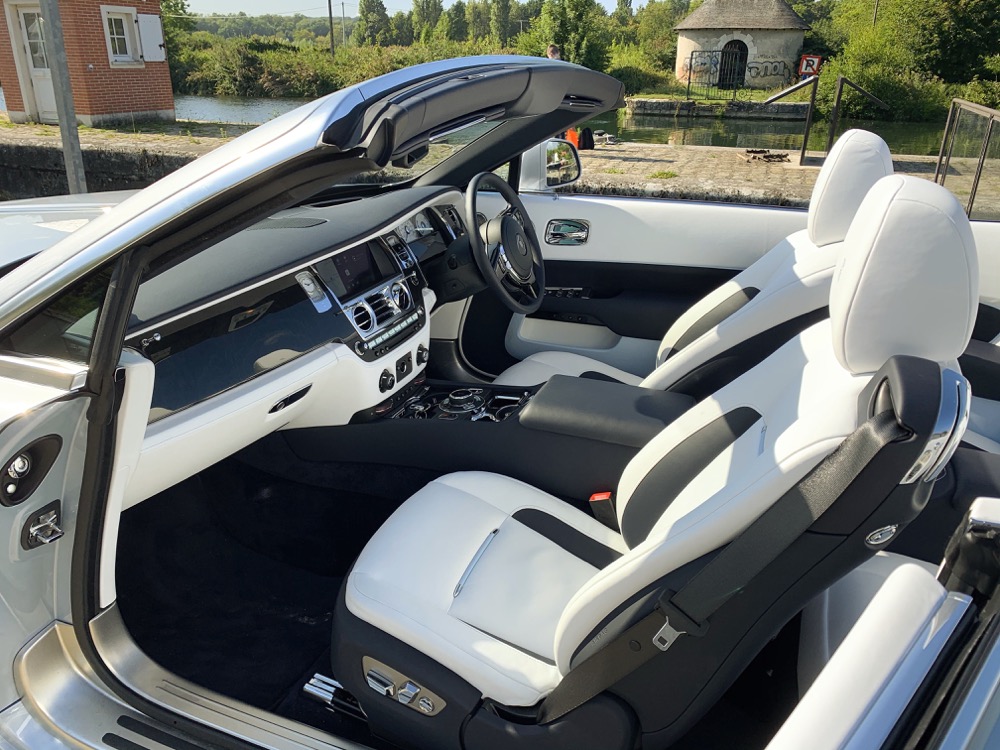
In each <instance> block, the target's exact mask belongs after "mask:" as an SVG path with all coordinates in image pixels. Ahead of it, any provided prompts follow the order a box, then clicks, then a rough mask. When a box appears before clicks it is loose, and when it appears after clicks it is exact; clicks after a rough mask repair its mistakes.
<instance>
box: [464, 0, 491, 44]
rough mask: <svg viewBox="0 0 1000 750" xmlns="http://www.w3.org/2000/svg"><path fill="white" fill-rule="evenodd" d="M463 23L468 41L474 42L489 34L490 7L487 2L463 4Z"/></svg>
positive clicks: (475, 0) (471, 1) (469, 0)
mask: <svg viewBox="0 0 1000 750" xmlns="http://www.w3.org/2000/svg"><path fill="white" fill-rule="evenodd" d="M465 21H466V26H467V27H468V30H469V31H468V39H469V41H470V42H474V41H476V40H477V39H485V38H486V37H487V36H489V34H490V6H489V2H487V0H468V2H467V3H466V4H465Z"/></svg>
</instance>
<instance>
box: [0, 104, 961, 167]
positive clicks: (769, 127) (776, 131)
mask: <svg viewBox="0 0 1000 750" xmlns="http://www.w3.org/2000/svg"><path fill="white" fill-rule="evenodd" d="M305 101H307V100H304V99H242V98H237V97H222V96H219V97H210V96H182V95H178V96H175V97H174V107H175V109H176V112H177V119H179V120H208V121H210V122H234V123H250V124H259V123H262V122H266V121H267V120H270V119H273V118H275V117H277V116H278V115H281V114H284V113H285V112H288V111H290V110H293V109H295V108H296V107H298V106H300V105H302V104H304V103H305ZM6 109H7V106H6V103H5V102H4V100H3V91H2V90H0V110H6ZM588 124H589V125H590V127H591V128H593V129H594V130H603V131H605V132H607V133H610V134H611V135H614V136H616V137H618V138H620V139H622V140H628V141H639V142H642V143H669V144H674V145H678V146H680V145H686V146H729V147H736V148H770V149H784V150H797V149H799V148H801V147H802V131H803V126H804V123H802V122H782V121H768V120H733V119H728V118H725V119H723V118H715V117H678V118H673V117H648V116H647V117H632V118H629V117H625V116H624V110H623V111H622V112H621V113H613V112H611V113H606V114H604V115H601V116H600V117H596V118H594V119H593V120H592V121H591V122H590V123H588ZM850 127H861V128H865V129H866V130H871V131H873V132H875V133H878V134H879V135H880V136H882V137H883V138H884V139H885V140H886V142H887V143H888V144H889V148H890V150H891V151H892V152H893V153H895V154H920V155H928V156H931V155H933V156H936V155H937V153H938V149H939V148H940V146H941V138H942V135H943V133H944V122H940V123H925V122H851V121H843V122H842V123H841V127H840V128H838V130H839V131H840V132H843V131H844V130H846V129H847V128H850ZM827 128H828V125H827V123H825V122H818V123H814V125H813V129H812V133H811V135H810V138H809V148H810V149H814V150H816V151H825V150H826V138H827V132H828V131H827Z"/></svg>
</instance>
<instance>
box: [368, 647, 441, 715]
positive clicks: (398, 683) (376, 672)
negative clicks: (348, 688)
mask: <svg viewBox="0 0 1000 750" xmlns="http://www.w3.org/2000/svg"><path fill="white" fill-rule="evenodd" d="M361 669H362V670H363V671H364V673H365V679H366V680H367V681H368V686H369V687H370V688H371V689H372V690H374V691H375V692H376V693H378V694H379V695H384V696H386V697H387V698H392V699H393V700H394V702H396V703H398V704H400V705H403V706H406V707H407V708H409V709H412V710H413V711H417V712H418V713H420V714H422V715H423V716H437V715H438V714H439V713H441V711H443V710H444V708H445V706H447V703H446V702H445V701H444V699H442V698H441V696H439V695H437V694H436V693H434V691H432V690H430V689H428V688H427V687H425V686H424V685H421V684H420V683H418V682H416V681H415V680H412V679H410V678H409V677H407V676H406V675H405V674H403V673H402V672H400V671H398V670H397V669H395V668H394V667H390V666H389V665H388V664H384V663H383V662H380V661H378V660H376V659H373V658H371V657H370V656H364V657H362V658H361Z"/></svg>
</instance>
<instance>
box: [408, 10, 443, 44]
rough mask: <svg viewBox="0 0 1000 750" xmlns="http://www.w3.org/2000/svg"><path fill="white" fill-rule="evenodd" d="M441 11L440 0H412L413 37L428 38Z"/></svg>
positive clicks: (423, 39)
mask: <svg viewBox="0 0 1000 750" xmlns="http://www.w3.org/2000/svg"><path fill="white" fill-rule="evenodd" d="M443 11H444V8H443V6H442V4H441V0H413V38H414V39H420V40H422V41H426V39H425V36H426V37H427V39H429V38H430V34H431V32H433V30H434V27H435V26H437V22H438V19H440V18H441V13H442V12H443Z"/></svg>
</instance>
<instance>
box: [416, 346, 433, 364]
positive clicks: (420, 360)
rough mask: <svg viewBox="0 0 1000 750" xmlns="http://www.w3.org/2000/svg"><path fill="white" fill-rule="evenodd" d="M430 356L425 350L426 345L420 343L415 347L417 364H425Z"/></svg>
mask: <svg viewBox="0 0 1000 750" xmlns="http://www.w3.org/2000/svg"><path fill="white" fill-rule="evenodd" d="M430 358H431V353H430V352H429V351H427V347H426V346H424V345H423V344H421V345H420V346H418V347H417V366H418V367H419V366H420V365H426V364H427V362H428V360H430Z"/></svg>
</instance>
